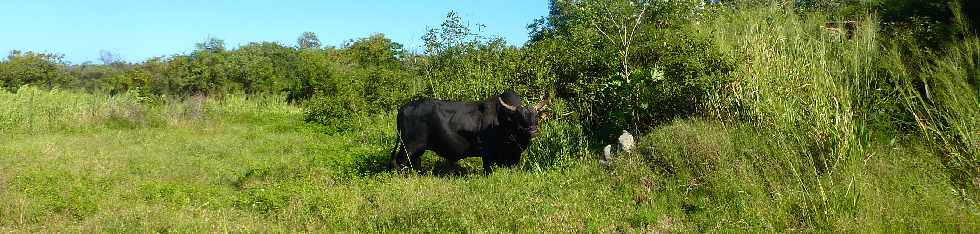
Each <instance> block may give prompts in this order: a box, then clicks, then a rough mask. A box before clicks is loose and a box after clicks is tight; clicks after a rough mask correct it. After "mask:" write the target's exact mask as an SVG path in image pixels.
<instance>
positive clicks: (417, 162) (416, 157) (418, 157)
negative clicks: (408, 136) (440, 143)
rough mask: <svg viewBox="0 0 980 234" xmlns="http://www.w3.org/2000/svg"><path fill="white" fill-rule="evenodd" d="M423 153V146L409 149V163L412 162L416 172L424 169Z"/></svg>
mask: <svg viewBox="0 0 980 234" xmlns="http://www.w3.org/2000/svg"><path fill="white" fill-rule="evenodd" d="M423 153H425V148H421V147H419V148H416V149H414V150H410V151H408V163H409V164H411V167H412V169H414V170H415V172H420V171H421V170H422V154H423Z"/></svg>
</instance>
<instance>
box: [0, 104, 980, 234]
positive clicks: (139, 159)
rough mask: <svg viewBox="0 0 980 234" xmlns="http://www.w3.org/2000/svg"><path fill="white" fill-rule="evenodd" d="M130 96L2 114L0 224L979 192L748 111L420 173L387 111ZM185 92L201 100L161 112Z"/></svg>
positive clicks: (264, 222) (480, 214)
mask: <svg viewBox="0 0 980 234" xmlns="http://www.w3.org/2000/svg"><path fill="white" fill-rule="evenodd" d="M0 96H2V100H4V101H5V102H4V104H3V105H2V106H0V109H3V110H11V109H14V110H26V109H35V110H43V109H44V108H28V107H25V106H23V105H28V104H30V102H21V101H19V100H21V99H23V98H25V97H26V98H30V96H33V98H35V100H45V101H44V102H45V103H46V104H37V103H36V102H35V104H34V105H41V106H49V107H51V108H54V107H56V106H63V107H64V108H65V109H69V108H73V107H72V105H68V104H65V103H67V102H72V103H79V104H78V105H81V106H91V105H95V106H98V105H104V106H106V108H103V109H102V110H104V111H111V110H112V109H113V108H123V107H126V106H127V105H128V104H122V103H126V102H124V101H118V102H114V101H112V98H120V99H126V98H129V97H125V96H120V97H111V98H109V99H107V97H104V96H98V95H92V94H77V93H69V92H61V91H51V92H49V91H39V90H33V89H30V88H28V89H22V92H19V93H17V94H10V93H6V94H0ZM11 100H13V101H11ZM89 102H91V103H89ZM195 102H200V103H202V104H195ZM195 105H200V106H198V107H195ZM138 106H140V107H139V108H143V110H144V112H145V115H143V116H144V117H143V118H145V119H137V118H122V119H113V118H104V119H97V120H92V121H91V122H89V123H87V124H85V125H73V124H72V122H74V121H75V119H74V118H79V117H78V116H84V115H82V114H79V113H75V112H70V111H55V110H54V109H57V108H54V109H50V108H49V109H48V110H47V112H52V113H59V114H58V115H47V117H40V118H39V119H38V120H37V121H36V122H39V123H44V124H40V125H35V126H33V127H25V126H24V125H15V126H6V128H5V129H7V132H5V133H4V135H3V138H2V141H0V155H3V156H2V157H0V197H3V198H4V199H3V200H0V231H14V232H63V231H66V232H104V231H111V232H206V231H258V232H284V231H345V232H379V231H420V232H446V231H450V232H454V231H489V232H514V231H521V230H524V231H527V230H542V231H588V232H621V231H626V232H637V231H683V232H706V231H794V230H795V231H829V230H836V231H860V232H864V231H876V232H891V231H907V232H922V231H943V232H956V231H960V232H976V231H977V230H980V226H978V223H980V213H978V210H977V205H976V204H975V201H973V200H969V197H968V196H963V195H962V194H960V193H958V192H956V191H957V190H956V188H955V187H954V186H952V185H950V184H949V183H948V178H947V176H946V174H945V173H944V171H943V170H942V166H941V164H940V163H939V162H938V160H939V158H938V157H932V156H929V155H931V154H932V153H931V151H930V150H928V149H927V148H925V147H923V146H915V145H914V144H911V143H914V142H916V139H897V140H896V141H895V142H892V143H888V142H886V143H884V144H874V147H871V148H869V149H868V150H867V151H868V152H867V154H866V155H864V156H862V157H852V158H851V161H849V162H847V163H843V164H842V165H844V166H841V167H842V168H839V169H835V170H834V171H835V172H834V173H823V174H821V173H817V172H813V171H808V170H810V169H807V168H804V167H801V166H799V165H806V163H802V162H800V160H803V158H804V157H801V156H800V155H795V154H794V153H793V152H790V151H787V150H786V149H784V148H783V147H782V146H780V145H778V141H772V140H769V139H772V138H771V137H768V136H766V135H765V132H764V131H760V130H758V129H756V128H755V127H751V126H748V125H741V124H736V125H732V124H724V123H720V122H715V121H710V120H701V119H691V120H679V121H675V122H673V123H670V124H667V125H665V126H662V127H659V128H657V129H654V130H652V131H651V133H649V134H648V135H646V136H642V137H640V142H641V144H640V148H639V150H638V151H637V153H636V154H633V155H627V156H624V157H623V158H622V159H620V160H619V161H618V162H617V163H616V164H614V166H612V167H610V168H607V167H603V166H600V165H599V164H598V163H596V162H595V156H592V155H591V154H589V153H588V152H585V153H584V154H582V155H578V156H574V154H573V153H570V152H558V151H555V152H558V153H559V154H570V156H568V157H567V158H565V159H560V160H558V161H561V163H550V164H540V165H531V164H528V163H525V164H528V165H531V166H526V167H519V168H517V169H505V170H498V171H496V172H495V173H493V174H492V175H486V176H485V175H483V174H482V173H480V170H479V169H480V167H481V165H479V161H478V160H469V161H466V162H464V163H463V164H464V165H461V166H459V167H460V168H459V169H456V170H457V172H458V174H456V175H454V174H452V173H449V174H445V173H439V171H438V170H439V167H449V166H446V165H441V163H440V162H439V161H438V160H436V159H435V158H434V157H428V158H427V159H426V160H427V163H426V164H425V165H426V166H425V167H426V169H425V171H428V172H425V173H423V174H422V175H411V174H395V173H391V172H388V171H386V170H384V169H383V167H384V164H385V163H386V160H387V156H388V153H389V151H390V150H391V148H390V147H391V146H392V145H393V144H392V143H393V142H392V139H391V136H392V135H393V133H392V129H393V128H394V126H393V121H392V117H391V116H390V115H391V114H379V115H376V116H373V117H370V118H365V119H363V120H360V121H361V122H358V123H355V125H357V126H361V127H360V129H361V131H348V132H331V131H325V130H324V129H323V128H321V127H319V126H315V125H308V124H306V123H304V122H303V121H302V117H303V115H302V110H300V109H298V108H296V107H292V106H290V105H288V104H285V103H283V102H282V100H281V99H276V98H262V97H253V98H250V99H244V98H241V97H239V96H226V97H220V98H219V97H211V98H200V99H198V100H196V101H195V100H188V101H177V100H170V101H157V102H156V103H144V104H138ZM130 107H132V106H130ZM194 108H201V109H202V110H203V111H202V113H201V114H200V115H177V114H169V115H168V114H166V113H169V112H178V113H185V112H186V111H185V110H187V109H194ZM9 116H10V115H8V117H5V118H4V121H24V120H23V119H16V118H17V117H9ZM175 116H176V117H175ZM35 118H36V119H37V118H38V117H35ZM86 118H88V117H86ZM141 122H148V123H155V124H145V125H141V124H138V123H141ZM558 123H562V122H560V121H559V122H558ZM66 126H68V127H66ZM559 129H566V130H559ZM567 129H575V128H569V127H562V126H558V125H555V124H551V125H549V126H548V127H547V128H545V129H544V132H549V131H550V132H553V133H554V132H562V133H561V134H553V135H551V136H543V137H542V138H543V139H541V141H542V142H545V143H538V144H541V145H553V144H572V143H567V141H562V140H559V139H556V138H561V137H564V136H567V135H575V134H576V133H575V131H571V132H568V131H567ZM547 142H558V143H547ZM562 142H565V143H562ZM536 147H541V146H540V145H539V146H536ZM539 151H542V152H545V153H547V152H549V151H543V150H542V149H539ZM545 153H532V154H545ZM552 153H554V152H552ZM536 159H541V156H537V158H536ZM831 177H834V178H831Z"/></svg>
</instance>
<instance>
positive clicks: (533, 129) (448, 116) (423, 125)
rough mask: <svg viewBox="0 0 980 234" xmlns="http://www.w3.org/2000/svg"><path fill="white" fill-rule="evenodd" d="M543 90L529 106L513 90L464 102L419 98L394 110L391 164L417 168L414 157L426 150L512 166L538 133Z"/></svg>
mask: <svg viewBox="0 0 980 234" xmlns="http://www.w3.org/2000/svg"><path fill="white" fill-rule="evenodd" d="M549 99H550V98H549V96H548V95H545V97H543V98H542V99H541V101H540V102H538V103H537V104H535V105H534V107H531V108H526V107H522V106H521V97H519V96H517V95H515V94H514V92H512V91H506V92H504V93H502V94H500V95H497V96H493V97H489V98H487V99H485V100H484V101H482V102H476V103H467V102H455V101H444V100H434V99H422V100H416V101H412V102H409V103H406V104H405V105H403V106H402V107H401V108H400V109H399V110H398V119H397V124H398V137H399V139H400V140H399V141H400V143H399V144H397V145H396V146H395V151H394V152H393V153H392V160H391V163H392V166H393V167H395V168H403V167H405V166H406V164H407V165H408V166H411V167H413V168H416V169H418V168H419V159H420V157H421V156H422V153H424V152H425V151H426V150H431V151H433V152H435V153H436V154H438V155H439V156H441V157H443V158H445V159H446V160H447V161H448V162H450V163H456V162H457V161H459V160H460V159H463V158H466V157H474V156H477V157H479V156H482V159H483V169H484V171H486V172H487V173H490V172H491V171H492V170H493V167H494V166H498V165H499V166H514V165H516V164H517V163H518V162H520V159H521V153H522V152H523V151H524V150H525V149H527V147H528V145H530V142H531V139H533V138H534V137H535V136H537V134H538V121H539V119H541V118H543V117H544V112H543V111H540V110H542V109H543V108H544V107H545V106H546V105H547V103H548V100H549Z"/></svg>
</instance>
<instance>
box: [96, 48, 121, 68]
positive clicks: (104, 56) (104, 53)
mask: <svg viewBox="0 0 980 234" xmlns="http://www.w3.org/2000/svg"><path fill="white" fill-rule="evenodd" d="M120 60H121V59H119V56H118V55H116V54H113V53H112V52H110V51H108V50H99V61H102V65H106V66H108V65H112V64H114V63H117V62H120Z"/></svg>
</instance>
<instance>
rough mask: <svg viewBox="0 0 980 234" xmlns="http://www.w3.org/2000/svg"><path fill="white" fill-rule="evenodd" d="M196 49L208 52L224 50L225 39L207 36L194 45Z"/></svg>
mask: <svg viewBox="0 0 980 234" xmlns="http://www.w3.org/2000/svg"><path fill="white" fill-rule="evenodd" d="M196 47H197V49H198V50H203V51H208V52H224V51H225V40H222V39H218V38H214V37H208V38H207V39H205V40H204V42H199V43H197V45H196Z"/></svg>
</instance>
